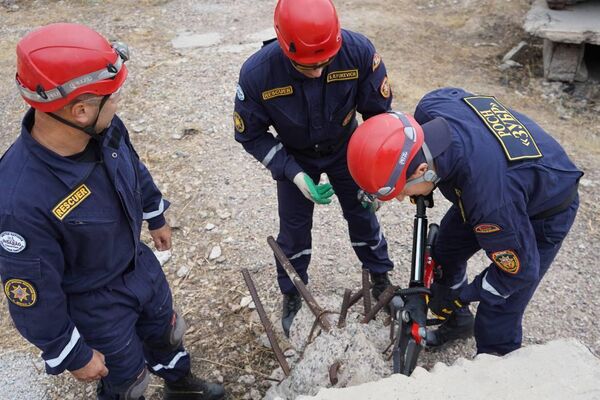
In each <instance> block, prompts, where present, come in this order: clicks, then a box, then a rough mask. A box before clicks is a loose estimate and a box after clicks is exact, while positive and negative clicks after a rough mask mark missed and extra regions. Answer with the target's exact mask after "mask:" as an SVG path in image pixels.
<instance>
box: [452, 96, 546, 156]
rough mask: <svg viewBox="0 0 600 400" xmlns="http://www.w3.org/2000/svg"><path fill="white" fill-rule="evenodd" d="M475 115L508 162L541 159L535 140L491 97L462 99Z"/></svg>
mask: <svg viewBox="0 0 600 400" xmlns="http://www.w3.org/2000/svg"><path fill="white" fill-rule="evenodd" d="M463 101H464V102H465V103H467V104H468V105H469V106H470V107H471V108H472V109H473V111H475V114H477V115H478V116H479V118H481V120H482V121H483V123H484V124H485V126H486V127H487V128H488V130H489V131H490V132H491V133H492V134H493V135H494V136H495V137H496V139H498V142H499V143H500V145H501V146H502V149H503V150H504V153H505V154H506V158H507V159H508V160H509V161H515V160H526V159H535V158H540V157H542V153H541V152H540V149H539V148H538V147H537V144H536V143H535V140H533V137H532V136H531V134H530V133H529V131H528V130H527V128H526V127H525V125H524V124H523V123H522V122H521V121H519V120H518V119H517V117H515V116H514V115H513V114H512V113H511V112H510V111H509V110H508V108H506V107H504V106H503V105H502V103H500V102H499V101H498V100H496V98H495V97H492V96H471V97H465V98H463Z"/></svg>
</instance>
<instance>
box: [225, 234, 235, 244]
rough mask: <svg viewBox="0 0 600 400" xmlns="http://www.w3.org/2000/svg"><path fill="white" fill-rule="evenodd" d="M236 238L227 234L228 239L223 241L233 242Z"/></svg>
mask: <svg viewBox="0 0 600 400" xmlns="http://www.w3.org/2000/svg"><path fill="white" fill-rule="evenodd" d="M234 241H235V240H234V239H233V238H232V237H231V236H227V239H225V240H223V243H233V242H234Z"/></svg>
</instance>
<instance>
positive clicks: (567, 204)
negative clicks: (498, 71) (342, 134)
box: [348, 88, 583, 355]
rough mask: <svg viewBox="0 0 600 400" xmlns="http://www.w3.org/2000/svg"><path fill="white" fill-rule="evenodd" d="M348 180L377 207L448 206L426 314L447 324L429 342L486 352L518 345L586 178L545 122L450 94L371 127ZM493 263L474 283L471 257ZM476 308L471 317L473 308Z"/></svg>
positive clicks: (430, 97)
mask: <svg viewBox="0 0 600 400" xmlns="http://www.w3.org/2000/svg"><path fill="white" fill-rule="evenodd" d="M348 166H349V168H350V172H351V173H352V176H353V177H354V179H355V180H356V182H357V183H358V184H359V186H360V187H361V188H363V189H364V190H365V191H366V192H368V193H369V194H370V195H371V198H372V199H379V200H383V201H386V200H391V199H393V198H397V199H399V200H402V199H404V197H406V196H416V195H428V194H430V193H431V192H432V191H433V190H434V189H435V188H436V187H438V188H439V189H440V191H441V193H442V194H443V195H444V197H445V198H446V199H448V200H449V201H450V202H452V206H451V207H450V209H449V210H448V212H447V213H446V215H445V216H444V218H443V219H442V221H441V224H440V232H439V236H438V239H437V242H436V244H435V251H434V258H435V260H436V261H437V262H438V263H439V264H440V265H441V267H442V268H441V277H438V278H436V279H435V281H434V283H433V284H432V287H431V291H432V295H431V299H430V301H429V309H430V310H431V311H432V312H433V313H434V314H435V315H436V316H438V318H440V319H442V320H444V323H443V324H442V325H441V327H440V328H439V329H437V330H435V331H432V332H431V334H430V335H428V337H427V346H429V347H438V346H441V345H442V344H444V343H447V342H450V341H452V340H455V339H458V338H464V337H469V336H471V335H473V329H474V334H475V339H476V342H477V352H478V353H495V354H500V355H503V354H506V353H509V352H511V351H513V350H515V349H517V348H519V347H520V346H521V340H522V318H523V313H524V311H525V308H526V307H527V304H528V303H529V300H530V299H531V297H532V296H533V293H534V292H535V290H536V288H537V286H538V285H539V283H540V281H541V279H542V278H543V277H544V274H545V273H546V271H547V270H548V268H549V267H550V264H551V263H552V261H553V260H554V258H555V256H556V254H557V253H558V251H559V249H560V247H561V244H562V242H563V240H564V238H565V237H566V235H567V233H568V232H569V229H570V228H571V225H572V224H573V221H574V219H575V215H576V213H577V208H578V206H579V198H578V194H577V183H578V181H579V178H580V177H581V176H582V175H583V173H582V172H581V171H580V170H579V169H578V168H577V167H576V166H575V165H574V164H573V163H572V162H571V160H570V159H569V157H568V156H567V154H566V153H565V151H564V150H563V148H562V147H561V146H560V145H559V144H558V143H557V142H556V141H555V140H554V139H553V138H552V137H551V136H550V135H549V134H548V133H546V132H545V131H544V130H543V129H542V128H541V127H540V126H539V125H537V124H536V123H535V122H534V121H532V120H531V119H530V118H528V117H527V116H526V115H523V114H521V113H519V112H516V111H514V110H512V109H509V108H507V107H506V106H504V105H503V104H502V103H501V102H500V101H499V100H497V99H496V98H494V97H491V96H479V95H473V94H471V93H468V92H466V91H464V90H463V89H458V88H444V89H438V90H435V91H433V92H431V93H429V94H427V95H425V96H424V97H423V98H422V99H421V101H420V102H419V104H418V105H417V108H416V110H415V116H414V119H413V117H411V116H410V115H407V114H402V113H398V112H391V113H388V114H384V115H379V116H377V117H374V118H372V119H370V120H369V121H366V122H365V123H364V124H362V125H361V126H360V127H359V128H358V129H357V130H356V132H355V133H354V135H353V137H352V139H351V141H350V144H349V148H348ZM480 249H483V250H484V251H485V252H486V254H487V256H488V257H489V259H490V261H491V263H490V265H489V266H488V267H487V268H485V269H484V270H483V272H481V273H480V274H479V275H477V276H476V277H475V279H473V281H471V282H468V280H467V274H466V268H467V260H468V259H469V258H470V257H471V256H472V255H473V254H475V253H476V252H477V251H479V250H480ZM470 302H479V306H478V308H477V315H476V317H475V319H474V318H473V315H472V314H471V312H470V311H469V308H468V307H467V304H468V303H470Z"/></svg>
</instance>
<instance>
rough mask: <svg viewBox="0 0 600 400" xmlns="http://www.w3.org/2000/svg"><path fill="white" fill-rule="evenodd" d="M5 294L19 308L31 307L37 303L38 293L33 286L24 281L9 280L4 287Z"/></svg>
mask: <svg viewBox="0 0 600 400" xmlns="http://www.w3.org/2000/svg"><path fill="white" fill-rule="evenodd" d="M4 294H5V295H6V297H7V298H8V300H10V301H11V302H12V303H13V304H16V305H17V306H19V307H31V306H33V305H34V304H35V302H36V301H37V292H36V291H35V288H34V287H33V285H32V284H31V283H29V282H27V281H24V280H22V279H9V280H8V281H6V284H5V285H4Z"/></svg>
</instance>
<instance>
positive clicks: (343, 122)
mask: <svg viewBox="0 0 600 400" xmlns="http://www.w3.org/2000/svg"><path fill="white" fill-rule="evenodd" d="M355 111H356V108H353V109H352V110H350V112H349V113H348V114H346V116H345V117H344V120H343V121H342V126H346V125H348V123H349V122H350V121H352V117H354V112H355Z"/></svg>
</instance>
